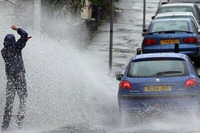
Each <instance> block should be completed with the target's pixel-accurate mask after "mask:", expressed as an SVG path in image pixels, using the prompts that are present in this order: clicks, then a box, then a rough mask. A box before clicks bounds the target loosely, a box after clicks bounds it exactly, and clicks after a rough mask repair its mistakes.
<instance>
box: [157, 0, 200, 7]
mask: <svg viewBox="0 0 200 133" xmlns="http://www.w3.org/2000/svg"><path fill="white" fill-rule="evenodd" d="M167 3H195V4H197V5H198V7H199V6H200V0H160V1H159V4H158V7H159V6H161V5H163V4H167Z"/></svg>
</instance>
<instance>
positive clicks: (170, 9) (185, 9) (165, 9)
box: [158, 6, 194, 14]
mask: <svg viewBox="0 0 200 133" xmlns="http://www.w3.org/2000/svg"><path fill="white" fill-rule="evenodd" d="M165 12H191V13H193V14H194V12H193V10H192V8H191V7H187V6H170V7H162V8H160V9H159V11H158V13H165Z"/></svg>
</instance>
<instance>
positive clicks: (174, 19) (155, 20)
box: [151, 18, 192, 23]
mask: <svg viewBox="0 0 200 133" xmlns="http://www.w3.org/2000/svg"><path fill="white" fill-rule="evenodd" d="M177 20H182V21H187V22H191V21H192V20H191V19H189V18H173V19H172V18H166V19H154V20H152V21H151V22H152V23H154V22H162V21H165V22H166V21H177Z"/></svg>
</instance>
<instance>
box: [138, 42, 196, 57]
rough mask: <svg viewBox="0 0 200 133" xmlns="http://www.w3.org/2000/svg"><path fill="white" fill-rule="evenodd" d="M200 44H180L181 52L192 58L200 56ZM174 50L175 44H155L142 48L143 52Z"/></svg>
mask: <svg viewBox="0 0 200 133" xmlns="http://www.w3.org/2000/svg"><path fill="white" fill-rule="evenodd" d="M199 51H200V46H199V45H196V44H184V45H183V44H180V45H179V52H180V53H183V54H186V55H188V56H189V57H191V58H194V57H197V56H199ZM162 52H174V45H167V46H163V45H155V46H145V47H143V48H142V53H162Z"/></svg>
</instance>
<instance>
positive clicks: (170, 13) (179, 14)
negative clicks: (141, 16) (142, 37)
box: [156, 12, 194, 18]
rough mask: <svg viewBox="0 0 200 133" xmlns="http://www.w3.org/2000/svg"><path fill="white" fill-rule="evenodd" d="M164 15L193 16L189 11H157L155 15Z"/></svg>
mask: <svg viewBox="0 0 200 133" xmlns="http://www.w3.org/2000/svg"><path fill="white" fill-rule="evenodd" d="M166 16H193V17H194V15H193V13H191V12H165V13H159V14H158V15H156V18H157V17H166Z"/></svg>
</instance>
